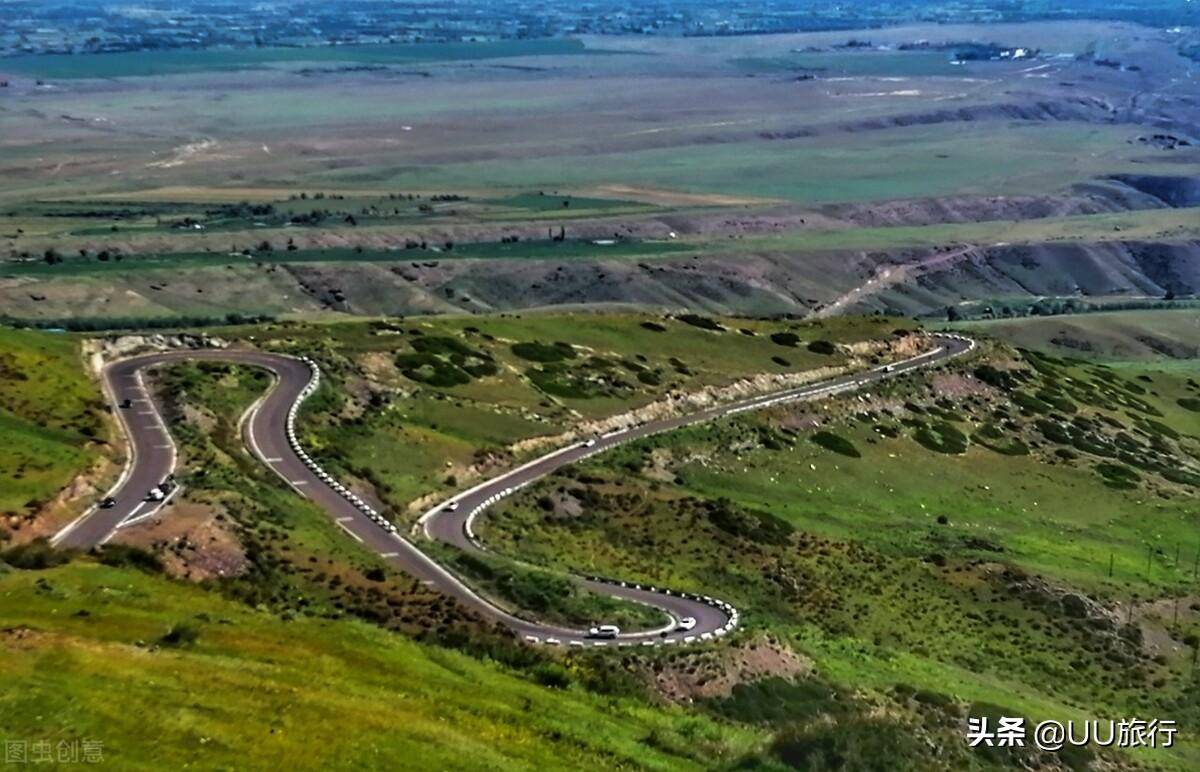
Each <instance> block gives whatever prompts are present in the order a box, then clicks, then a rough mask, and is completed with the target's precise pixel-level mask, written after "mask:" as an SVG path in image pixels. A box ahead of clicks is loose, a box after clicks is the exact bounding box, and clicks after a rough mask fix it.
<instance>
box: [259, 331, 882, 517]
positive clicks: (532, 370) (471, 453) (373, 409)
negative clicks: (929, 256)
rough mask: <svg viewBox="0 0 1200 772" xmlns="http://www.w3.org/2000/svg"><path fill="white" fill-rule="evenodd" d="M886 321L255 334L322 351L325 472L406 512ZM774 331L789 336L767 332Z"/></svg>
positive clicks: (807, 357)
mask: <svg viewBox="0 0 1200 772" xmlns="http://www.w3.org/2000/svg"><path fill="white" fill-rule="evenodd" d="M892 329H894V324H893V320H889V319H886V318H875V319H847V320H833V321H829V322H818V323H803V324H802V323H798V322H782V321H779V322H766V321H760V320H747V319H730V318H718V317H706V316H701V315H688V316H680V317H671V318H666V317H663V316H660V315H651V314H603V315H601V314H593V313H577V314H564V313H544V314H524V315H497V316H487V317H457V318H455V317H444V318H438V319H419V320H407V321H399V320H396V321H387V322H377V323H372V324H364V323H357V322H356V323H350V324H329V325H300V324H283V325H276V326H272V327H271V328H269V329H267V330H265V331H261V330H260V331H258V332H257V334H256V338H257V341H258V343H259V344H261V345H266V346H272V347H277V348H279V349H280V350H285V351H296V352H305V353H309V354H311V355H313V356H315V357H316V358H317V359H318V361H319V362H320V363H321V366H322V369H323V370H324V371H325V373H326V374H327V375H328V379H327V384H326V388H324V389H322V391H321V392H320V393H319V394H318V396H317V398H316V399H314V400H313V401H311V402H310V403H309V404H308V406H307V407H306V410H307V412H308V415H309V416H310V417H311V419H312V423H309V424H307V426H308V428H307V432H308V435H307V438H306V441H308V442H309V443H310V445H311V446H312V447H313V448H314V449H315V450H316V451H317V454H318V456H319V457H320V458H321V459H322V461H323V462H324V463H327V464H328V465H329V467H330V468H331V469H336V470H338V471H339V472H341V473H343V474H346V475H349V476H354V477H359V478H361V479H363V480H364V481H365V482H367V483H369V484H370V485H372V486H373V487H374V489H375V492H376V493H377V494H378V495H379V496H380V497H381V498H382V500H384V501H386V502H387V503H389V504H391V505H392V506H393V507H394V509H395V511H397V512H404V511H405V509H406V508H407V507H408V505H409V503H410V502H411V501H413V500H414V499H416V498H417V497H419V496H422V495H425V494H428V493H431V492H433V491H437V490H439V489H441V490H448V489H449V488H452V487H455V486H457V485H459V484H461V483H465V482H467V481H468V480H469V479H473V478H474V477H475V476H477V475H479V474H480V473H481V472H482V471H483V470H487V469H495V468H498V466H499V465H501V464H504V463H508V462H510V461H512V460H514V459H515V457H516V456H517V455H521V454H522V453H524V454H528V453H529V452H530V451H529V450H524V451H522V450H520V449H513V448H511V447H510V446H511V445H513V444H514V443H519V442H522V441H535V438H537V437H543V436H554V435H558V434H562V433H563V432H567V431H570V430H572V429H577V428H578V426H579V424H580V423H581V422H584V421H597V420H602V419H604V418H605V417H607V416H612V415H614V414H619V413H624V412H626V411H630V410H633V409H635V408H639V407H643V406H646V405H649V404H651V403H655V402H661V401H663V400H665V399H666V398H667V396H668V395H669V394H670V393H672V392H694V391H698V390H701V389H704V388H707V387H713V388H715V387H722V386H725V385H728V384H730V383H733V382H735V381H737V380H738V379H740V378H746V377H750V376H759V375H765V376H767V377H768V378H771V377H775V378H784V377H789V376H792V377H794V376H795V374H797V373H801V372H803V371H805V370H808V369H812V368H818V367H837V366H840V365H844V364H845V363H846V362H847V361H848V360H849V359H850V358H851V356H850V355H848V353H847V351H846V350H837V351H836V352H835V353H833V354H821V353H815V352H813V351H810V350H809V349H808V348H807V345H808V344H809V343H810V342H812V341H815V340H828V341H832V342H837V343H844V342H854V341H860V340H864V339H872V338H878V337H886V336H887V335H888V334H890V332H891V331H892ZM781 333H785V334H787V333H790V335H792V336H794V339H793V338H791V337H784V338H780V340H782V341H784V342H783V343H778V342H775V341H774V340H772V337H771V336H772V335H778V334H781ZM237 334H245V332H244V331H243V332H240V333H237ZM762 387H764V388H765V387H766V384H764V385H763V386H762ZM535 447H536V444H535Z"/></svg>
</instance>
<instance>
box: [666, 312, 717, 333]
mask: <svg viewBox="0 0 1200 772" xmlns="http://www.w3.org/2000/svg"><path fill="white" fill-rule="evenodd" d="M676 318H677V319H678V320H679V321H681V322H683V323H684V324H690V325H691V326H693V327H699V328H700V329H702V330H711V331H713V332H722V331H724V329H725V328H724V327H722V326H721V325H720V324H719V323H718V322H717V320H715V319H710V318H708V317H707V316H700V315H699V314H680V315H679V316H677V317H676Z"/></svg>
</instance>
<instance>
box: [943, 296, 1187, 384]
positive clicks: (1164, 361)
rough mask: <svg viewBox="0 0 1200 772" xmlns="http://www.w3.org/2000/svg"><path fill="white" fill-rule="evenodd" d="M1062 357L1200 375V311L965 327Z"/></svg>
mask: <svg viewBox="0 0 1200 772" xmlns="http://www.w3.org/2000/svg"><path fill="white" fill-rule="evenodd" d="M959 328H960V329H963V330H966V331H970V330H975V331H977V332H980V333H984V334H986V335H992V336H995V337H996V338H1000V339H1001V340H1005V341H1009V342H1011V343H1013V344H1014V345H1018V346H1023V347H1025V348H1031V349H1037V350H1039V351H1045V352H1047V353H1050V354H1055V355H1058V356H1074V357H1081V358H1084V359H1096V360H1102V361H1126V362H1139V363H1143V364H1144V365H1145V366H1152V367H1162V366H1168V365H1169V366H1173V367H1175V368H1176V369H1179V370H1184V369H1192V370H1200V309H1195V308H1189V309H1181V310H1178V311H1114V312H1111V313H1094V314H1085V315H1079V316H1059V317H1030V318H1027V319H1005V320H998V321H990V322H973V323H968V324H962V325H959Z"/></svg>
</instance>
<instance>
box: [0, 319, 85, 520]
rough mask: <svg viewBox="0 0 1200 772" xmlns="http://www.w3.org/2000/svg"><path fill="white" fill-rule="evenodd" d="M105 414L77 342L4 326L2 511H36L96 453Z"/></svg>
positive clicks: (0, 343)
mask: <svg viewBox="0 0 1200 772" xmlns="http://www.w3.org/2000/svg"><path fill="white" fill-rule="evenodd" d="M101 411H102V407H101V402H100V399H99V394H98V393H97V391H96V390H95V387H94V385H93V384H92V383H91V382H90V381H89V380H88V378H87V377H86V376H85V375H84V372H83V367H82V362H81V359H80V352H79V342H78V340H77V339H75V338H72V337H68V336H66V335H56V334H52V333H42V332H29V331H24V330H10V329H5V328H0V514H7V515H9V516H10V517H22V516H25V515H30V514H32V513H33V512H35V511H36V510H37V509H38V508H39V507H40V506H41V504H43V503H45V502H46V501H47V500H48V499H50V498H52V497H53V496H54V495H55V494H57V493H58V491H59V490H61V489H62V488H63V487H64V486H65V485H66V484H67V483H68V482H70V480H71V478H72V477H74V476H75V475H76V474H78V473H79V472H81V471H83V470H85V469H86V468H87V467H88V466H89V464H91V463H92V462H93V461H94V460H95V459H96V458H97V445H96V441H97V440H102V439H103V438H104V431H105V430H104V424H103V421H102V419H101Z"/></svg>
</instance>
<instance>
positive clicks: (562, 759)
mask: <svg viewBox="0 0 1200 772" xmlns="http://www.w3.org/2000/svg"><path fill="white" fill-rule="evenodd" d="M0 585H2V586H3V592H0V618H3V619H4V620H5V624H4V630H3V631H0V652H2V653H3V655H2V656H0V682H2V683H3V686H4V688H3V689H2V690H0V733H3V735H4V736H5V737H7V738H28V739H30V740H31V741H36V740H48V741H51V742H52V743H57V742H58V741H60V740H66V741H68V742H71V741H75V740H84V739H91V740H98V741H100V742H101V743H102V744H103V754H104V759H105V761H106V762H108V763H110V764H115V765H117V766H119V767H120V768H122V769H129V770H137V769H147V770H148V769H163V768H164V767H180V766H186V765H193V766H198V767H201V768H206V769H217V768H238V769H268V768H275V769H277V768H281V767H283V768H288V769H396V768H399V767H403V768H409V769H413V768H421V769H478V770H521V769H578V768H581V767H583V766H595V765H598V766H602V767H606V768H623V769H689V768H691V769H703V768H711V766H712V765H713V764H714V763H717V764H720V763H722V762H731V761H733V760H735V759H736V758H738V757H739V756H741V755H743V754H746V753H749V752H751V751H753V750H755V749H756V747H757V746H758V745H759V744H760V743H761V742H762V740H763V738H762V735H761V734H760V733H759V732H756V731H752V730H738V729H734V728H731V727H729V726H727V725H725V726H722V725H720V724H718V723H716V722H714V721H712V720H708V719H705V718H703V717H698V716H689V715H687V714H685V713H684V712H683V711H680V710H667V709H661V708H654V707H650V706H648V705H647V704H646V703H644V702H640V701H636V700H626V699H618V698H612V697H600V696H597V695H593V694H589V693H586V692H584V691H582V690H580V689H578V688H575V687H572V688H568V689H566V690H559V689H549V688H545V687H542V686H539V685H537V684H535V683H533V682H532V681H530V680H526V679H522V678H520V677H518V676H516V675H514V674H512V673H510V672H507V671H505V670H504V669H502V668H500V667H498V666H496V665H494V664H492V663H489V662H486V661H480V660H477V659H473V658H471V657H468V656H466V655H462V654H458V653H455V652H452V651H448V650H446V649H441V648H438V647H436V646H430V645H422V644H418V643H414V642H412V641H411V640H408V639H406V638H403V637H401V636H397V635H394V634H390V633H388V632H386V631H384V630H381V629H379V628H377V627H375V626H372V625H369V624H366V623H363V622H356V621H348V620H342V621H336V622H335V621H330V620H323V619H313V618H297V619H294V620H292V621H288V622H285V621H281V620H280V619H279V618H277V617H273V616H271V615H269V614H266V613H263V612H260V611H256V610H253V609H251V608H249V607H247V606H244V605H242V604H239V603H235V602H231V601H228V600H225V599H222V598H221V597H220V596H218V595H215V594H213V593H211V592H207V591H205V590H204V589H201V588H198V587H192V586H186V585H183V584H180V583H177V582H172V581H169V580H165V579H163V578H161V577H157V576H153V575H148V574H143V573H139V572H137V571H134V570H131V569H117V568H111V567H108V566H103V565H98V564H95V563H91V562H83V561H77V562H74V563H71V564H68V565H66V566H61V567H58V568H55V569H50V570H47V571H41V572H35V571H28V572H27V571H16V570H12V571H8V572H7V573H5V574H3V575H0ZM172 629H174V630H175V631H176V634H175V635H173V636H168V635H167V634H168V632H169V631H171V630H172ZM181 630H188V631H191V632H190V633H189V632H184V633H182V634H180V631H181ZM193 634H194V635H195V639H194V640H191V641H190V642H189V639H191V638H192V636H193ZM164 636H166V638H165V639H164ZM176 639H180V640H176ZM172 641H174V642H172ZM651 737H652V738H653V742H651V741H649V739H648V738H651Z"/></svg>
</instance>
